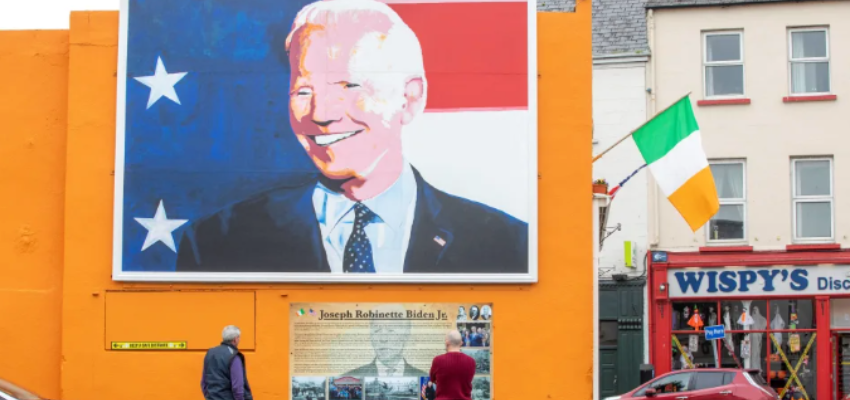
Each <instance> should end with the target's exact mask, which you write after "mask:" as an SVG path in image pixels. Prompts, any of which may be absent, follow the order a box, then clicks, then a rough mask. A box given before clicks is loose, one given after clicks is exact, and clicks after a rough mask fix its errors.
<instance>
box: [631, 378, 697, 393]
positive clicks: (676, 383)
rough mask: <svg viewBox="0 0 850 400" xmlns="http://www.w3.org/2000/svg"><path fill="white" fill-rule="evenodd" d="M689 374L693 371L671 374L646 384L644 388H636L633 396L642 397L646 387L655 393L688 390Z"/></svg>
mask: <svg viewBox="0 0 850 400" xmlns="http://www.w3.org/2000/svg"><path fill="white" fill-rule="evenodd" d="M691 375H693V373H690V372H683V373H680V374H673V375H669V376H666V377H664V378H661V379H659V380H657V381H655V383H653V384H651V385H647V386H646V387H645V388H643V389H641V390H638V391H637V392H635V395H634V397H643V396H644V393H645V392H646V389H648V388H653V389H655V392H656V393H679V392H687V391H688V390H690V388H689V387H688V386H689V385H690V383H691Z"/></svg>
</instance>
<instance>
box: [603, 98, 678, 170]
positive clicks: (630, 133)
mask: <svg viewBox="0 0 850 400" xmlns="http://www.w3.org/2000/svg"><path fill="white" fill-rule="evenodd" d="M690 95H691V92H688V93H687V94H686V95H684V96H682V97H679V98H678V99H677V100H676V101H674V102H672V103H670V105H668V106H667V107H664V109H663V110H661V111H659V112H657V113H655V115H653V116H652V118H650V119H648V120H646V121H645V122H644V123H642V124H640V126H638V127H637V128H635V129H632V130H631V132H629V133H627V134H626V136H623V137H622V138H620V140H618V141H616V142H615V143H614V144H612V145H611V146H609V147H608V148H607V149H605V150H603V151H602V152H601V153H599V154H597V155H596V156H594V157H593V161H591V163H595V162H596V160H598V159H600V158H602V156H604V155H605V153H607V152H609V151H611V149H613V148H614V147H616V146H617V145H618V144H620V143H623V141H625V140H626V139H628V138H630V137H632V134H634V133H635V132H637V131H638V130H640V128H643V127H644V125H646V124H648V123H649V121H652V120H653V119H654V118H655V117H657V116H658V115H659V114H661V113H663V112H664V111H667V109H668V108H670V107H673V106H674V105H676V103H678V102H680V101H682V99H684V98H685V97H688V96H690Z"/></svg>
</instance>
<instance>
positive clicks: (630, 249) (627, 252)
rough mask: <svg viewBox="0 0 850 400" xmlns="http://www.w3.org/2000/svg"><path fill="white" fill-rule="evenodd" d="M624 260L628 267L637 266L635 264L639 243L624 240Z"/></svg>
mask: <svg viewBox="0 0 850 400" xmlns="http://www.w3.org/2000/svg"><path fill="white" fill-rule="evenodd" d="M623 261H624V263H625V267H626V268H635V265H637V243H635V241H633V240H625V241H623Z"/></svg>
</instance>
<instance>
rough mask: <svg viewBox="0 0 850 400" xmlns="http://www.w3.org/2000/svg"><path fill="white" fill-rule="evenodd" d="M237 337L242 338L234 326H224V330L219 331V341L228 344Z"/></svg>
mask: <svg viewBox="0 0 850 400" xmlns="http://www.w3.org/2000/svg"><path fill="white" fill-rule="evenodd" d="M239 336H242V332H241V331H239V328H237V327H236V326H235V325H228V326H225V327H224V330H223V331H221V339H222V340H223V341H224V342H225V343H230V342H232V341H233V340H234V339H236V338H238V337H239Z"/></svg>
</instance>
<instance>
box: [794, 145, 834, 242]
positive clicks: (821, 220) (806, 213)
mask: <svg viewBox="0 0 850 400" xmlns="http://www.w3.org/2000/svg"><path fill="white" fill-rule="evenodd" d="M791 171H792V173H791V177H792V178H791V180H792V182H791V183H792V203H793V204H792V207H793V214H794V240H795V241H829V240H832V239H833V198H832V159H831V158H797V159H793V160H791Z"/></svg>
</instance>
